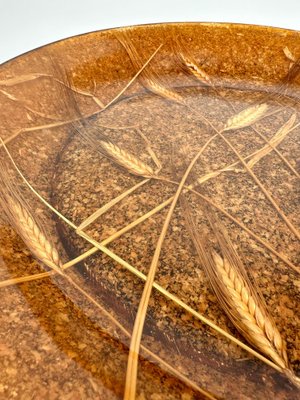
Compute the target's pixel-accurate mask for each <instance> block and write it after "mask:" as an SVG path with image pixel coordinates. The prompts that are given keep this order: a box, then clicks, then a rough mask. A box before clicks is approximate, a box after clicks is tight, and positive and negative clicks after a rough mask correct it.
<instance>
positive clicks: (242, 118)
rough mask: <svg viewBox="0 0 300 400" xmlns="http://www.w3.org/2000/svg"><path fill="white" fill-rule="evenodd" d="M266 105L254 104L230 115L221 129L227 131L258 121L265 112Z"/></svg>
mask: <svg viewBox="0 0 300 400" xmlns="http://www.w3.org/2000/svg"><path fill="white" fill-rule="evenodd" d="M267 109H268V105H267V104H265V103H262V104H256V105H254V106H251V107H248V108H246V109H245V110H242V111H241V112H239V113H238V114H235V115H233V116H232V117H230V118H229V119H228V120H227V122H226V123H225V126H224V129H223V131H229V130H231V129H239V128H245V127H246V126H250V125H252V124H254V123H255V122H256V121H258V120H259V119H260V118H261V117H263V116H264V115H265V113H266V112H267Z"/></svg>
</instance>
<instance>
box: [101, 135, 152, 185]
mask: <svg viewBox="0 0 300 400" xmlns="http://www.w3.org/2000/svg"><path fill="white" fill-rule="evenodd" d="M100 145H101V147H102V149H103V150H104V151H105V153H106V154H107V156H108V157H109V158H111V159H112V160H113V161H115V162H116V163H118V164H119V165H121V166H122V167H123V168H126V169H127V170H129V171H130V172H131V173H132V174H134V175H138V176H143V177H145V178H151V177H152V176H154V175H155V172H154V171H153V169H152V168H151V167H150V166H149V165H147V164H145V163H144V162H143V161H141V160H139V159H138V158H137V157H135V156H133V155H132V154H130V153H128V152H127V151H126V150H123V149H121V148H120V147H119V146H117V145H116V144H114V143H112V142H109V141H106V140H101V141H100Z"/></svg>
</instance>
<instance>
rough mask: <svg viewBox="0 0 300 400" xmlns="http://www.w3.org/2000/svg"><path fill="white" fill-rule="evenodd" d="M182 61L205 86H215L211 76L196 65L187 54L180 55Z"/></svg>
mask: <svg viewBox="0 0 300 400" xmlns="http://www.w3.org/2000/svg"><path fill="white" fill-rule="evenodd" d="M180 56H181V58H182V60H183V61H184V63H185V65H186V66H187V68H188V70H189V71H190V72H191V73H192V74H193V75H194V76H195V77H196V78H197V79H198V80H199V81H200V82H202V83H203V84H204V85H208V86H213V83H212V80H211V78H210V76H209V75H208V74H207V73H206V72H205V71H204V70H203V69H202V68H200V67H198V65H196V64H195V63H194V62H193V60H192V59H191V58H190V57H189V56H187V55H186V54H183V53H180Z"/></svg>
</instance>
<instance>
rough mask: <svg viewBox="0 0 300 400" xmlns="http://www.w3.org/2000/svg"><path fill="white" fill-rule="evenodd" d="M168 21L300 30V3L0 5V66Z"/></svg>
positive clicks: (84, 0)
mask: <svg viewBox="0 0 300 400" xmlns="http://www.w3.org/2000/svg"><path fill="white" fill-rule="evenodd" d="M167 21H173V22H175V21H213V22H240V23H250V24H260V25H271V26H278V27H283V28H290V29H296V30H300V0H224V1H222V0H219V1H217V0H147V1H144V0H123V1H122V0H79V1H78V0H0V63H2V62H4V61H6V60H8V59H10V58H12V57H15V56H17V55H19V54H21V53H24V52H26V51H28V50H32V49H34V48H36V47H38V46H41V45H44V44H47V43H50V42H53V41H55V40H58V39H62V38H65V37H68V36H72V35H76V34H79V33H85V32H89V31H93V30H98V29H104V28H111V27H116V26H124V25H132V24H143V23H150V22H167Z"/></svg>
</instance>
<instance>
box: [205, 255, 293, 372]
mask: <svg viewBox="0 0 300 400" xmlns="http://www.w3.org/2000/svg"><path fill="white" fill-rule="evenodd" d="M212 256H213V260H214V263H215V267H216V268H215V272H216V274H217V277H218V283H217V286H218V289H217V290H215V291H216V294H217V296H218V298H219V300H220V301H221V303H222V304H224V305H225V307H224V308H225V311H226V312H227V314H228V315H229V317H230V318H231V320H232V321H233V323H234V325H235V326H236V327H237V328H238V329H239V330H240V331H241V332H242V334H243V335H244V336H245V337H246V338H247V340H248V341H249V342H250V343H252V344H253V345H254V346H255V347H256V348H257V349H259V350H260V351H261V352H262V353H264V354H266V355H267V356H268V357H270V358H271V359H272V360H273V361H274V362H275V363H276V364H277V365H278V366H280V367H281V368H283V369H286V368H288V358H287V354H286V346H285V343H284V341H283V339H282V337H281V335H280V333H279V331H278V329H277V327H276V325H275V323H274V322H273V321H272V319H271V318H270V317H269V316H268V314H267V312H266V310H265V308H264V305H262V304H260V301H259V298H258V297H257V295H256V293H255V291H254V289H253V288H252V286H251V285H249V283H248V282H247V281H246V280H245V279H244V277H243V276H242V275H241V274H240V273H239V271H238V270H237V269H236V267H235V266H233V265H231V263H230V262H229V261H228V260H227V259H226V258H222V257H221V256H220V255H219V254H218V253H216V252H215V251H213V254H212ZM215 282H216V279H215ZM214 287H215V286H214Z"/></svg>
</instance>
